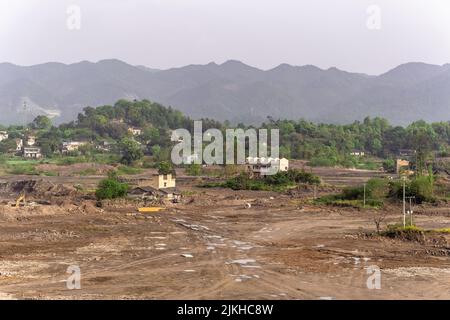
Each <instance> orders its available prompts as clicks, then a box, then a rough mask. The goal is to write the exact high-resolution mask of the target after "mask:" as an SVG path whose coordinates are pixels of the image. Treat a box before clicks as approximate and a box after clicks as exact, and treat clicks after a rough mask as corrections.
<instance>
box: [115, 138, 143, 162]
mask: <svg viewBox="0 0 450 320" xmlns="http://www.w3.org/2000/svg"><path fill="white" fill-rule="evenodd" d="M119 150H120V153H121V154H122V159H121V162H122V163H124V164H127V165H130V164H132V163H133V162H134V161H136V160H139V159H141V158H142V157H143V156H144V153H143V152H142V148H141V145H140V144H139V143H138V142H137V141H135V140H133V139H131V138H123V139H122V140H121V141H120V143H119Z"/></svg>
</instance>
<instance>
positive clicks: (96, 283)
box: [0, 173, 450, 299]
mask: <svg viewBox="0 0 450 320" xmlns="http://www.w3.org/2000/svg"><path fill="white" fill-rule="evenodd" d="M349 174H350V173H349ZM340 176H341V175H340ZM344 176H345V174H344ZM363 176H365V174H363ZM350 177H353V176H352V175H351V174H350ZM17 179H19V177H10V178H8V179H5V180H4V181H7V182H8V183H12V182H14V181H15V180H17ZM43 179H44V181H43V182H42V181H41V182H40V183H41V184H43V183H44V182H45V181H46V179H49V180H51V183H52V184H54V183H56V180H55V179H62V180H61V181H62V182H63V183H66V184H67V183H68V180H66V179H67V178H65V177H47V178H43ZM83 179H84V180H83ZM83 179H81V180H80V181H81V183H83V182H86V183H87V184H89V185H91V184H94V182H95V179H96V178H93V177H83ZM178 187H179V188H180V189H181V190H182V191H183V192H184V200H183V203H179V204H173V205H167V206H166V208H165V209H164V210H163V211H160V212H157V213H149V214H141V213H138V212H137V210H136V205H134V204H133V203H125V202H117V203H106V204H104V205H103V207H102V208H99V207H96V202H95V200H92V199H90V198H89V197H83V196H80V195H79V194H77V193H76V191H74V190H72V189H71V188H67V190H66V189H64V188H63V187H62V186H53V187H48V186H47V187H46V189H45V190H47V191H45V192H44V194H45V196H42V195H41V196H37V195H35V196H33V195H30V201H33V202H34V204H33V203H31V204H30V205H28V206H27V207H20V208H12V207H11V206H10V205H9V204H8V203H7V202H8V201H10V200H12V199H13V198H14V197H13V194H9V193H7V192H3V196H2V197H3V198H2V199H3V204H2V205H1V207H0V208H1V209H0V299H449V298H450V259H449V253H450V249H449V248H450V246H449V244H448V241H449V239H447V238H445V237H443V238H442V239H439V241H434V239H431V240H433V241H427V242H425V243H419V242H415V241H406V240H394V239H388V238H384V237H379V236H367V233H371V232H373V231H374V230H375V225H374V223H373V214H374V213H372V212H365V211H359V210H357V209H352V208H334V207H319V206H312V205H308V204H304V200H305V199H306V198H307V197H310V196H311V193H310V192H306V191H305V192H304V193H303V194H302V193H301V192H300V193H298V194H295V195H292V194H278V193H271V192H256V191H232V190H224V189H202V188H198V187H196V186H195V182H194V181H192V180H189V179H180V183H179V185H178ZM56 191H58V192H59V193H55V192H56ZM55 194H56V195H55ZM43 200H46V201H43ZM247 204H250V208H249V206H248V205H247ZM386 210H387V211H388V217H387V220H386V221H385V223H395V222H399V221H400V219H401V208H400V207H399V206H389V207H388V208H386ZM415 222H416V224H417V225H419V226H421V227H424V228H445V227H449V226H450V208H445V207H439V208H436V207H423V208H418V209H417V212H416V216H415ZM69 266H78V267H79V268H80V271H81V279H80V280H81V281H80V285H81V289H74V290H71V289H68V288H67V285H66V284H67V283H66V282H67V280H68V279H69V277H70V276H71V275H70V274H69V273H67V270H68V267H69ZM369 267H372V268H379V269H380V272H381V273H380V277H381V278H380V279H381V288H380V289H369V288H368V286H367V281H368V279H369V277H370V276H371V275H372V273H369V274H368V270H367V268H369ZM369 271H370V270H369ZM69 282H70V281H69Z"/></svg>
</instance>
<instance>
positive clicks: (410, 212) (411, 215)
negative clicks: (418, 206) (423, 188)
mask: <svg viewBox="0 0 450 320" xmlns="http://www.w3.org/2000/svg"><path fill="white" fill-rule="evenodd" d="M406 198H407V199H409V210H408V213H409V215H410V217H409V218H410V223H411V226H412V225H413V209H412V199H415V198H416V197H414V196H412V197H406Z"/></svg>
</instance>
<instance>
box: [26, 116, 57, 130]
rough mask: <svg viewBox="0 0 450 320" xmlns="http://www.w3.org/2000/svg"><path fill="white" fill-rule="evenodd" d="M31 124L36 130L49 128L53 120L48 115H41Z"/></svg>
mask: <svg viewBox="0 0 450 320" xmlns="http://www.w3.org/2000/svg"><path fill="white" fill-rule="evenodd" d="M30 126H31V128H33V129H36V130H47V129H50V127H51V126H52V121H51V120H50V119H49V118H48V117H47V116H42V115H40V116H37V117H36V118H34V120H33V122H31V125H30Z"/></svg>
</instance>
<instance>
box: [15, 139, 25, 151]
mask: <svg viewBox="0 0 450 320" xmlns="http://www.w3.org/2000/svg"><path fill="white" fill-rule="evenodd" d="M15 142H16V152H20V151H22V148H23V140H22V139H19V138H17V139H15Z"/></svg>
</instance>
